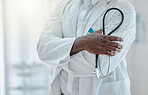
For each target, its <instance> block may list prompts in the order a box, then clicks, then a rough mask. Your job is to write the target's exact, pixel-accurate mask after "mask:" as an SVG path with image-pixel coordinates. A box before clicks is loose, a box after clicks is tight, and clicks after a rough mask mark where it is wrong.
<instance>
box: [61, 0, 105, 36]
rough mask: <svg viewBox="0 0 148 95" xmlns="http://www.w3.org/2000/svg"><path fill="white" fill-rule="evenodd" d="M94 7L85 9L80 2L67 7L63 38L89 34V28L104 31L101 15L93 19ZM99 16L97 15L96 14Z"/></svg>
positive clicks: (64, 14)
mask: <svg viewBox="0 0 148 95" xmlns="http://www.w3.org/2000/svg"><path fill="white" fill-rule="evenodd" d="M94 11H97V10H94V6H91V7H90V6H89V8H84V6H83V5H80V3H79V2H73V3H71V4H68V5H67V6H66V7H65V10H64V12H63V15H62V19H61V23H62V29H63V37H64V38H67V37H79V36H83V35H87V34H88V30H89V28H93V29H94V30H100V29H102V18H103V15H100V16H98V17H96V18H94V19H93V16H94V15H95V14H94V13H93V12H94ZM96 15H97V14H96Z"/></svg>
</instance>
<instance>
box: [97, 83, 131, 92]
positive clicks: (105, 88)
mask: <svg viewBox="0 0 148 95" xmlns="http://www.w3.org/2000/svg"><path fill="white" fill-rule="evenodd" d="M100 92H101V95H131V94H130V88H129V84H128V81H127V80H120V81H115V82H108V83H103V84H102V85H101V89H100Z"/></svg>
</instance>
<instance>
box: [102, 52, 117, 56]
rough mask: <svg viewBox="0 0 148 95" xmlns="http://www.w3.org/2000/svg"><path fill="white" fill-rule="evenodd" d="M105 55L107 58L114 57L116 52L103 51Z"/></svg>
mask: <svg viewBox="0 0 148 95" xmlns="http://www.w3.org/2000/svg"><path fill="white" fill-rule="evenodd" d="M105 54H106V55H108V56H115V55H116V52H110V51H105Z"/></svg>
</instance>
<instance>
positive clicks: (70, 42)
mask: <svg viewBox="0 0 148 95" xmlns="http://www.w3.org/2000/svg"><path fill="white" fill-rule="evenodd" d="M75 39H76V38H64V40H65V41H67V42H68V44H67V45H66V47H65V48H66V49H65V50H66V51H65V54H64V55H65V56H64V57H63V58H62V60H60V62H59V65H64V64H66V63H68V62H69V61H70V59H71V56H70V52H71V49H72V47H73V44H74V42H75Z"/></svg>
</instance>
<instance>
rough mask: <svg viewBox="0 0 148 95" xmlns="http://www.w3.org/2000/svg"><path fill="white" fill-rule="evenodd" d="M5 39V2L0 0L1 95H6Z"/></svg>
mask: <svg viewBox="0 0 148 95" xmlns="http://www.w3.org/2000/svg"><path fill="white" fill-rule="evenodd" d="M3 54H4V39H3V0H0V95H4V93H5V73H4V71H5V69H4V68H5V66H4V56H3Z"/></svg>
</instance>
